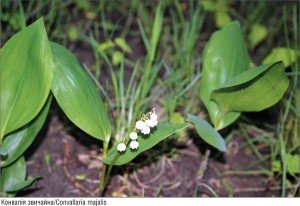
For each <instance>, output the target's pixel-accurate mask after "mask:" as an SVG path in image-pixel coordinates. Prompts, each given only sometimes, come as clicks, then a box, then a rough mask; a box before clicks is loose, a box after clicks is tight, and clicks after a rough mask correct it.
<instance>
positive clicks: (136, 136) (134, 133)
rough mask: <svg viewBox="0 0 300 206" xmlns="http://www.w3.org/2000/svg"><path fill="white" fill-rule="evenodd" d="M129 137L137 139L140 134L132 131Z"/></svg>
mask: <svg viewBox="0 0 300 206" xmlns="http://www.w3.org/2000/svg"><path fill="white" fill-rule="evenodd" d="M129 138H130V139H131V140H136V139H137V138H138V135H137V133H136V132H131V133H130V134H129Z"/></svg>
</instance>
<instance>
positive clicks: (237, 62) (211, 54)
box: [200, 22, 249, 130]
mask: <svg viewBox="0 0 300 206" xmlns="http://www.w3.org/2000/svg"><path fill="white" fill-rule="evenodd" d="M248 59H249V57H248V52H247V47H246V44H245V41H244V39H243V35H242V30H241V27H240V25H239V23H237V22H232V23H229V24H227V25H226V26H224V27H223V28H222V29H221V30H219V31H217V32H215V33H214V34H213V35H212V37H211V38H210V40H209V42H208V43H207V45H206V46H205V49H204V55H203V71H202V77H201V84H200V95H201V99H202V101H203V102H204V104H205V106H206V108H207V110H208V113H209V116H210V119H211V121H212V122H213V124H214V126H215V128H216V129H218V130H219V129H222V128H224V127H226V126H228V125H230V124H231V123H232V122H234V121H235V120H236V119H237V118H238V117H239V116H240V113H239V112H229V113H227V114H222V113H221V110H220V108H219V106H218V105H217V104H216V103H215V102H214V101H212V100H211V96H210V95H211V92H212V91H213V90H215V89H217V88H219V87H220V86H221V85H223V84H224V83H226V82H227V81H229V80H230V79H231V78H232V77H234V76H237V75H239V74H241V73H243V72H244V71H246V70H247V69H248V66H249V60H248Z"/></svg>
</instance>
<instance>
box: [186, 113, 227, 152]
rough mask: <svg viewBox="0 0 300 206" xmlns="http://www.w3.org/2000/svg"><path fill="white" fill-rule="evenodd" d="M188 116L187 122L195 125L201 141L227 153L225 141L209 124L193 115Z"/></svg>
mask: <svg viewBox="0 0 300 206" xmlns="http://www.w3.org/2000/svg"><path fill="white" fill-rule="evenodd" d="M187 116H188V119H187V121H189V122H191V123H193V124H194V126H195V128H196V131H197V133H198V134H199V136H200V138H201V139H203V140H204V141H205V142H206V143H208V144H210V145H211V146H213V147H215V148H217V149H218V150H220V151H222V152H226V143H225V141H224V139H223V138H222V136H221V135H220V134H219V133H218V132H217V131H216V130H215V129H214V128H213V127H212V126H211V125H210V124H209V123H208V122H206V121H205V120H203V119H201V118H200V117H197V116H195V115H192V114H188V115H187Z"/></svg>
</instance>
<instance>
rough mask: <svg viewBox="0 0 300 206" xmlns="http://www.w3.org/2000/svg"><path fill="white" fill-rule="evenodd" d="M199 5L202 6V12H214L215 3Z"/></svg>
mask: <svg viewBox="0 0 300 206" xmlns="http://www.w3.org/2000/svg"><path fill="white" fill-rule="evenodd" d="M200 5H201V6H202V8H203V10H204V11H215V10H216V3H215V2H213V1H200Z"/></svg>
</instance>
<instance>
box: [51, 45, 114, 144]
mask: <svg viewBox="0 0 300 206" xmlns="http://www.w3.org/2000/svg"><path fill="white" fill-rule="evenodd" d="M51 49H52V55H53V60H54V70H53V85H52V92H53V94H54V96H55V98H56V100H57V102H58V104H59V106H60V107H61V108H62V110H63V111H64V113H65V114H66V115H67V116H68V118H69V119H70V120H71V121H72V122H73V123H74V124H75V125H77V126H78V127H79V128H80V129H82V130H83V131H85V132H86V133H88V134H89V135H91V136H93V137H95V138H97V139H101V140H103V141H106V142H108V141H109V138H110V135H111V124H110V121H109V118H108V114H107V111H106V109H105V106H104V104H103V103H102V101H101V99H100V97H99V94H98V92H97V89H96V88H95V86H94V84H93V82H92V81H91V79H90V78H89V77H88V75H87V74H86V73H85V71H84V70H83V69H82V68H81V66H80V65H79V63H78V61H77V59H76V57H75V56H74V55H73V54H72V53H71V52H69V51H68V50H67V49H66V48H64V47H62V46H60V45H58V44H55V43H51Z"/></svg>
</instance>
